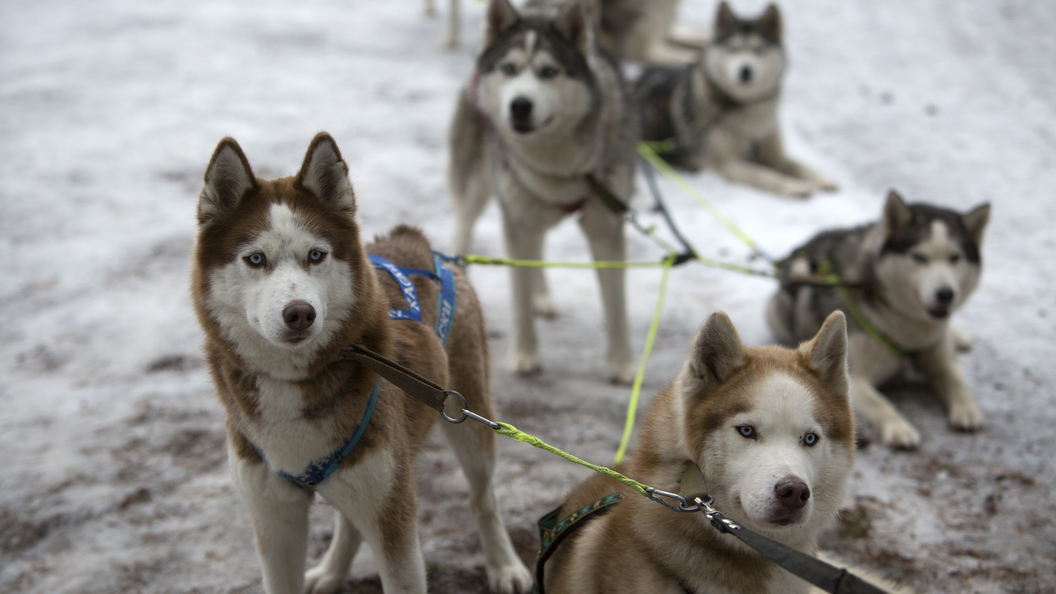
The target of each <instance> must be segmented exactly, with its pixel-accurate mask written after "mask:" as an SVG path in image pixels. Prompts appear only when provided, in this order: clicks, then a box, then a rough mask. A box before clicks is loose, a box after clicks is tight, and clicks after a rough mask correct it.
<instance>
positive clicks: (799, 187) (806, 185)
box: [778, 180, 818, 198]
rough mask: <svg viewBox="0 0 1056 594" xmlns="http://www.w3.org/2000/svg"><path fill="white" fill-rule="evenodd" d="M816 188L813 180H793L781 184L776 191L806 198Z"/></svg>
mask: <svg viewBox="0 0 1056 594" xmlns="http://www.w3.org/2000/svg"><path fill="white" fill-rule="evenodd" d="M817 189H818V186H817V185H816V184H815V183H814V182H811V181H802V180H794V181H787V182H785V183H783V184H781V187H780V188H778V192H779V193H781V194H784V195H785V196H792V197H794V198H807V197H809V196H810V195H811V194H813V193H814V191H815V190H817Z"/></svg>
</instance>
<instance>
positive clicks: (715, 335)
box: [687, 311, 744, 389]
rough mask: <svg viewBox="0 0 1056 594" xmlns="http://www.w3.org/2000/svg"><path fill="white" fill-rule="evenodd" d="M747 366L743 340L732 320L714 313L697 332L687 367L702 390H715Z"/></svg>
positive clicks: (721, 314) (716, 312) (690, 349)
mask: <svg viewBox="0 0 1056 594" xmlns="http://www.w3.org/2000/svg"><path fill="white" fill-rule="evenodd" d="M743 364H744V348H743V347H742V346H741V337H740V336H738V335H737V329H736V328H734V327H733V322H732V321H730V318H729V316H727V315H726V314H725V313H723V312H721V311H713V312H711V314H710V315H708V318H707V319H706V320H704V323H703V324H701V325H700V329H698V330H697V335H696V336H694V337H693V342H692V344H691V345H690V347H689V360H688V361H687V366H688V369H689V372H690V373H691V374H692V376H693V379H694V380H696V382H697V383H698V387H699V388H704V389H710V388H716V387H718V386H719V385H720V384H722V383H723V382H725V381H726V380H727V379H729V378H730V376H731V375H733V372H734V371H736V370H737V368H738V367H740V366H741V365H743Z"/></svg>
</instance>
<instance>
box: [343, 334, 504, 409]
mask: <svg viewBox="0 0 1056 594" xmlns="http://www.w3.org/2000/svg"><path fill="white" fill-rule="evenodd" d="M341 358H342V359H347V360H355V361H359V362H360V363H362V364H363V365H364V366H365V367H367V368H368V369H370V370H372V371H374V372H375V373H377V374H378V375H380V376H381V377H383V378H385V379H386V380H388V381H389V382H390V383H391V384H392V385H394V386H396V387H397V388H399V389H401V390H403V392H404V393H405V394H407V395H408V396H410V397H412V398H414V399H415V400H417V401H418V402H421V403H422V404H424V405H426V406H428V407H429V408H431V409H433V410H435V411H437V412H438V413H440V416H441V417H443V419H444V420H445V421H447V422H448V423H452V424H456V425H457V424H458V423H461V422H462V421H465V420H466V419H473V420H474V421H480V422H481V423H484V424H485V425H487V426H489V427H491V428H492V429H494V430H499V429H501V427H500V426H499V425H498V424H497V423H495V422H493V421H489V420H488V419H485V418H484V417H482V416H480V415H478V414H476V413H474V412H472V411H469V410H466V406H467V404H466V398H465V396H463V395H461V394H459V393H458V392H456V391H454V390H445V389H444V388H441V387H440V386H438V385H437V384H436V383H434V382H432V381H429V380H428V379H426V378H424V377H422V376H421V375H418V374H417V373H415V372H414V371H411V370H410V369H407V368H406V367H404V366H403V365H400V364H399V363H397V362H395V361H393V360H392V359H388V358H386V357H383V356H381V355H379V354H377V353H375V352H374V351H372V350H370V349H367V348H366V347H363V346H360V345H358V344H354V345H352V346H350V347H347V348H344V349H341ZM448 396H454V397H455V398H458V400H459V401H460V402H461V405H462V406H461V407H460V408H459V410H460V411H461V414H462V416H460V417H458V418H453V417H449V416H447V413H446V412H444V403H445V402H447V398H448Z"/></svg>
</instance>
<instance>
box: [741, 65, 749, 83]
mask: <svg viewBox="0 0 1056 594" xmlns="http://www.w3.org/2000/svg"><path fill="white" fill-rule="evenodd" d="M740 78H741V82H742V83H750V82H752V69H751V68H749V67H747V66H741V72H740Z"/></svg>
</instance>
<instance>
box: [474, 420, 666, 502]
mask: <svg viewBox="0 0 1056 594" xmlns="http://www.w3.org/2000/svg"><path fill="white" fill-rule="evenodd" d="M495 424H496V425H498V426H499V427H500V428H499V429H496V430H495V432H496V433H499V434H501V435H505V436H507V437H512V438H514V439H516V440H517V441H520V442H522V443H526V444H528V445H530V446H535V447H537V448H539V449H541V450H545V451H547V452H550V453H551V454H554V455H555V456H560V457H562V458H564V459H565V460H568V461H570V462H575V463H576V464H579V465H580V466H586V467H587V468H589V469H591V470H593V471H594V472H598V473H600V474H603V475H605V476H607V477H609V478H611V479H612V480H614V481H618V482H619V483H621V484H623V485H626V486H628V487H630V488H631V489H634V490H635V491H636V492H637V493H638V494H639V495H643V496H645V497H649V491H648V489H649V487H647V486H645V485H643V484H642V483H639V482H638V481H636V480H634V479H631V478H627V477H626V476H623V475H622V474H620V473H618V472H616V471H615V470H613V469H611V468H605V467H604V466H598V465H596V464H591V463H590V462H587V461H586V460H583V459H581V458H577V457H575V456H573V455H572V454H569V453H568V452H564V451H561V450H559V449H557V448H555V447H554V446H552V445H550V444H548V443H546V442H545V441H543V440H541V439H539V438H538V437H535V436H534V435H529V434H527V433H525V432H524V431H521V430H520V429H518V428H516V427H514V426H513V425H510V424H509V423H502V422H497V423H495Z"/></svg>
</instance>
